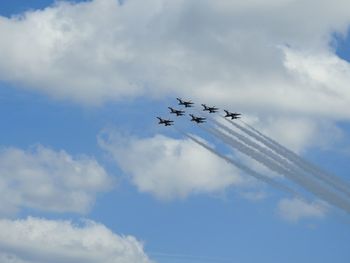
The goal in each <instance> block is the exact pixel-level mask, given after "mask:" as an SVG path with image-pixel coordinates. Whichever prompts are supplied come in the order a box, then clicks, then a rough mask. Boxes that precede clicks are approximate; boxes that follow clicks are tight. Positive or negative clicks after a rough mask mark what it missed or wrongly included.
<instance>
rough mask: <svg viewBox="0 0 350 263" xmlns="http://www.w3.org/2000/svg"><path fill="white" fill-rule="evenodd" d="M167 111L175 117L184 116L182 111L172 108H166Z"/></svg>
mask: <svg viewBox="0 0 350 263" xmlns="http://www.w3.org/2000/svg"><path fill="white" fill-rule="evenodd" d="M168 109H169V110H170V113H172V114H176V116H183V115H185V111H183V110H175V109H173V108H172V107H168Z"/></svg>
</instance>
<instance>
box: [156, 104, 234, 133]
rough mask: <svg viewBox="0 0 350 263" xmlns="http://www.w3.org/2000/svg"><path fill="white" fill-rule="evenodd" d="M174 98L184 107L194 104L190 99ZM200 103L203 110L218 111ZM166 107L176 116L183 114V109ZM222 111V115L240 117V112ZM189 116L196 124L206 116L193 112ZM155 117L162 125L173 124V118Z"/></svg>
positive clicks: (203, 120)
mask: <svg viewBox="0 0 350 263" xmlns="http://www.w3.org/2000/svg"><path fill="white" fill-rule="evenodd" d="M176 99H177V101H178V105H181V106H184V107H185V108H191V107H193V105H194V103H193V102H192V101H186V100H182V99H181V98H176ZM201 105H202V107H203V111H207V112H209V113H217V112H219V108H217V107H215V106H213V107H210V106H207V105H206V104H201ZM168 109H169V110H170V114H175V115H176V116H177V117H178V116H184V115H185V111H184V110H178V109H174V108H172V107H168ZM224 112H225V113H226V115H224V117H226V118H231V120H234V119H239V118H240V117H241V113H237V112H230V111H228V110H224ZM189 116H191V121H193V122H196V123H197V124H199V123H204V122H206V118H204V117H198V116H195V115H193V114H189ZM157 119H158V120H159V122H158V124H162V125H164V126H171V125H174V121H173V120H168V119H163V118H161V117H157Z"/></svg>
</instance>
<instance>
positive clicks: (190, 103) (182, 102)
mask: <svg viewBox="0 0 350 263" xmlns="http://www.w3.org/2000/svg"><path fill="white" fill-rule="evenodd" d="M176 99H177V100H178V102H179V105H184V106H185V108H189V107H193V106H192V105H193V104H194V103H193V102H191V101H185V100H182V99H180V98H176Z"/></svg>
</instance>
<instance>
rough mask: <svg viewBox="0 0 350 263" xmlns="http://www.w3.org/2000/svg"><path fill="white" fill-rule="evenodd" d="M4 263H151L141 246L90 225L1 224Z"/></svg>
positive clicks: (30, 220)
mask: <svg viewBox="0 0 350 263" xmlns="http://www.w3.org/2000/svg"><path fill="white" fill-rule="evenodd" d="M0 251H1V252H0V259H1V262H4V263H34V262H35V263H80V262H87V263H100V262H106V263H151V262H152V261H151V260H150V259H149V258H148V257H147V255H146V254H145V252H144V250H143V244H142V243H141V242H140V241H138V240H137V239H136V238H135V237H133V236H120V235H117V234H115V233H113V232H112V231H111V230H109V229H108V228H106V227H105V226H104V225H102V224H99V223H95V222H93V221H86V222H84V223H83V224H79V225H75V224H73V223H72V222H70V221H60V220H46V219H39V218H32V217H29V218H27V219H23V220H15V221H11V220H4V219H3V220H0Z"/></svg>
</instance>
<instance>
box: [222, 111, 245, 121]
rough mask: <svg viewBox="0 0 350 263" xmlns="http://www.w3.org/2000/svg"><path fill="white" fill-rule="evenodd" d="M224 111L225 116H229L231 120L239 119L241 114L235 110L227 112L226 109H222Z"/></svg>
mask: <svg viewBox="0 0 350 263" xmlns="http://www.w3.org/2000/svg"><path fill="white" fill-rule="evenodd" d="M224 112H226V115H225V117H229V118H231V120H233V119H239V118H240V117H241V115H242V114H240V113H236V112H229V111H227V110H224Z"/></svg>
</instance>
